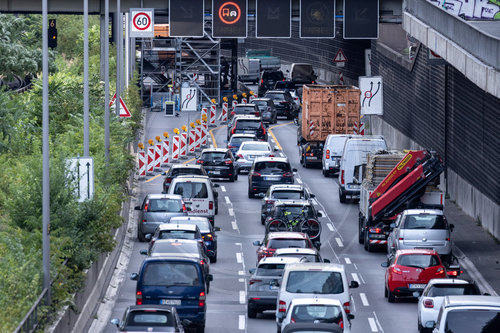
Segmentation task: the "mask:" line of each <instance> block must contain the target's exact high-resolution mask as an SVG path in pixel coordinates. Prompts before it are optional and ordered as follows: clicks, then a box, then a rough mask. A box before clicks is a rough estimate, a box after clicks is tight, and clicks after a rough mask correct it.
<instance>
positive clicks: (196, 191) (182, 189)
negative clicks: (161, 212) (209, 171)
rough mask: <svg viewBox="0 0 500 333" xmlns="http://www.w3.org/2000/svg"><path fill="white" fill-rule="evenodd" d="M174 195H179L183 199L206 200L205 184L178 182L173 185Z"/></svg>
mask: <svg viewBox="0 0 500 333" xmlns="http://www.w3.org/2000/svg"><path fill="white" fill-rule="evenodd" d="M174 194H179V195H180V196H182V197H183V198H202V199H203V198H208V191H207V185H206V184H205V183H193V182H179V183H177V184H175V189H174Z"/></svg>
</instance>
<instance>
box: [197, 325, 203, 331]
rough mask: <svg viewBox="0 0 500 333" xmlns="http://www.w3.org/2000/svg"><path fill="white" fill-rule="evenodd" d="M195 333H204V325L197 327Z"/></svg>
mask: <svg viewBox="0 0 500 333" xmlns="http://www.w3.org/2000/svg"><path fill="white" fill-rule="evenodd" d="M196 333H205V325H200V326H197V327H196Z"/></svg>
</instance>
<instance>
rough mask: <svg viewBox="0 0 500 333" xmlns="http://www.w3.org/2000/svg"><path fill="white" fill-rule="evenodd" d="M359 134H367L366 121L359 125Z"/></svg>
mask: <svg viewBox="0 0 500 333" xmlns="http://www.w3.org/2000/svg"><path fill="white" fill-rule="evenodd" d="M359 134H360V135H365V123H361V126H360V127H359Z"/></svg>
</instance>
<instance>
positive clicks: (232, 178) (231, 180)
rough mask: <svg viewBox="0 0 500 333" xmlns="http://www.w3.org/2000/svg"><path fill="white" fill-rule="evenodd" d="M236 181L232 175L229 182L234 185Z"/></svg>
mask: <svg viewBox="0 0 500 333" xmlns="http://www.w3.org/2000/svg"><path fill="white" fill-rule="evenodd" d="M234 180H235V177H234V175H232V176H231V177H229V181H230V182H231V183H234Z"/></svg>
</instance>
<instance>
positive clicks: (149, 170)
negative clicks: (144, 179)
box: [146, 147, 155, 175]
mask: <svg viewBox="0 0 500 333" xmlns="http://www.w3.org/2000/svg"><path fill="white" fill-rule="evenodd" d="M154 166H155V147H148V166H147V170H146V172H147V174H148V175H152V174H153V171H154Z"/></svg>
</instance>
